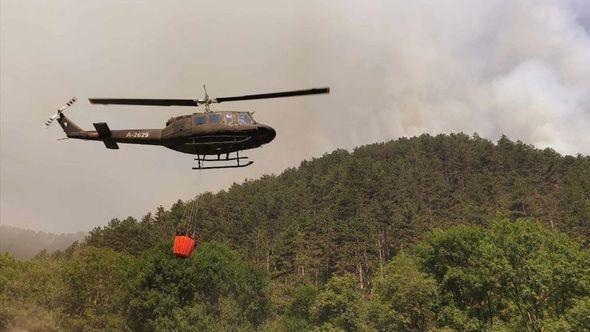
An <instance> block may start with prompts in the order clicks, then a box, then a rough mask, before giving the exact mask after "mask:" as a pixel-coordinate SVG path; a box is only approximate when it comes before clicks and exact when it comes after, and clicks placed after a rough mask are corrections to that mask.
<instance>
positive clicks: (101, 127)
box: [93, 122, 116, 145]
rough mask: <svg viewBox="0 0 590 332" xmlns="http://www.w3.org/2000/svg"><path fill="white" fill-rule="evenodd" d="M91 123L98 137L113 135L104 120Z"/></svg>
mask: <svg viewBox="0 0 590 332" xmlns="http://www.w3.org/2000/svg"><path fill="white" fill-rule="evenodd" d="M93 125H94V128H96V132H97V133H98V137H100V138H103V137H111V136H112V135H113V133H111V129H109V126H108V125H107V124H106V123H105V122H99V123H93ZM115 145H116V144H115Z"/></svg>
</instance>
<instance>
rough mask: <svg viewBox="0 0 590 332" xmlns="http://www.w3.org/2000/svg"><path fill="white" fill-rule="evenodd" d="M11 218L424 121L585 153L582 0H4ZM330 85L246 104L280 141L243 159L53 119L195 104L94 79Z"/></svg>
mask: <svg viewBox="0 0 590 332" xmlns="http://www.w3.org/2000/svg"><path fill="white" fill-rule="evenodd" d="M0 7H1V8H0V16H1V17H0V25H1V26H0V34H1V35H0V41H1V47H0V52H1V54H0V72H1V76H0V79H1V82H0V94H1V97H0V110H1V112H0V117H1V120H0V127H1V130H0V135H1V137H0V138H1V139H0V154H1V156H0V175H1V177H0V181H1V183H0V191H1V192H0V223H2V224H10V225H15V226H21V227H30V228H34V229H40V230H46V231H53V232H62V231H70V232H71V231H78V230H82V231H85V230H88V229H90V228H91V227H93V226H97V225H103V224H105V223H106V222H107V221H108V220H109V219H110V218H112V217H125V216H126V215H133V216H136V217H139V216H140V215H141V214H142V213H144V212H146V211H149V210H150V209H153V208H154V207H155V206H157V205H159V204H164V205H170V204H171V203H172V202H173V201H174V200H176V199H177V198H182V199H188V198H191V197H192V196H193V195H194V194H196V193H199V192H203V191H205V190H212V191H217V190H220V189H223V188H227V187H228V186H229V185H231V184H232V183H233V182H241V181H243V180H244V178H257V177H260V176H261V175H262V174H267V173H279V172H281V171H282V170H283V169H285V168H286V167H290V166H296V165H298V163H299V162H300V161H301V160H302V159H309V158H311V157H315V156H320V155H322V154H323V153H325V152H329V151H331V150H332V149H334V148H338V147H341V148H348V149H350V148H353V147H355V146H358V145H362V144H368V143H372V142H375V141H385V140H389V139H395V138H398V137H400V136H413V135H419V134H422V133H430V134H437V133H449V132H458V131H462V132H465V133H469V134H470V133H475V132H477V133H478V134H479V135H480V136H483V137H486V138H490V139H492V140H496V139H498V138H499V137H500V135H501V134H503V133H504V134H506V135H508V136H509V137H511V138H513V139H520V140H522V141H524V142H527V143H530V144H534V145H536V146H538V147H551V148H554V149H556V150H557V151H558V152H560V153H566V154H577V153H583V154H589V153H590V114H589V110H590V79H589V78H590V35H589V30H590V29H589V27H590V3H589V2H588V1H587V0H569V1H564V0H560V1H558V0H534V1H533V0H511V1H508V0H506V1H503V0H481V1H473V0H470V1H468V0H454V1H450V0H439V1H426V0H422V1H420V0H415V1H392V0H388V1H343V0H334V1H328V0H327V1H317V2H295V1H276V0H266V1H256V2H251V1H235V2H232V3H228V2H223V3H221V2H219V1H200V2H199V3H195V2H194V1H181V0H179V1H168V2H157V1H153V2H143V1H137V2H133V1H94V2H80V1H75V0H56V1H51V2H47V1H41V0H30V1H20V0H3V1H0ZM203 83H207V86H208V91H209V93H210V95H211V96H227V95H239V94H246V93H257V92H271V91H277V90H289V89H302V88H308V87H319V86H330V87H331V88H332V93H331V94H330V95H329V96H310V97H301V98H288V99H280V100H265V101H255V102H243V103H233V104H229V103H228V105H224V104H221V105H218V106H217V107H216V108H215V109H222V110H252V111H256V114H255V118H256V119H257V120H258V121H259V122H262V123H267V124H269V125H272V126H273V127H275V128H276V129H277V132H278V135H277V138H276V139H275V141H274V142H272V144H270V145H268V146H265V147H263V148H262V149H257V150H253V151H249V152H248V153H247V155H249V156H250V157H252V158H253V160H255V164H254V165H253V166H251V167H249V168H246V169H239V170H230V171H211V172H207V173H194V172H192V171H191V170H190V166H191V164H192V158H191V156H188V155H182V154H178V153H175V152H173V151H170V150H166V149H164V148H154V147H136V146H126V145H122V146H121V149H120V150H117V151H108V150H106V149H105V148H104V146H102V144H101V143H96V142H77V141H72V140H68V141H63V142H57V141H56V140H55V139H56V138H60V137H63V133H61V132H60V130H59V129H58V128H51V129H50V130H43V129H42V127H43V125H42V124H43V122H44V121H45V120H47V118H48V117H49V116H50V115H52V114H53V113H54V110H55V108H56V107H58V106H60V105H62V104H63V103H64V102H65V101H67V100H68V99H69V98H70V97H71V96H74V95H75V96H78V97H79V99H80V102H79V103H78V104H77V105H76V106H75V107H74V108H73V109H71V110H68V114H69V115H70V116H71V117H72V119H73V120H74V121H75V122H76V123H78V124H79V125H80V126H82V127H83V128H91V125H90V124H91V123H92V122H102V121H106V122H108V123H109V125H110V127H111V128H113V129H119V128H141V127H147V128H158V127H161V126H163V124H164V122H165V121H166V119H167V118H168V117H170V116H172V115H179V114H183V113H188V112H190V111H191V110H190V109H185V108H162V109H158V108H152V109H149V108H134V107H96V106H90V105H88V103H87V102H86V100H85V99H86V98H87V97H92V96H95V97H151V98H158V97H169V98H186V97H189V98H190V97H201V96H202V92H201V85H202V84H203Z"/></svg>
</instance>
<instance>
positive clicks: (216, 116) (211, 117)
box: [209, 114, 221, 123]
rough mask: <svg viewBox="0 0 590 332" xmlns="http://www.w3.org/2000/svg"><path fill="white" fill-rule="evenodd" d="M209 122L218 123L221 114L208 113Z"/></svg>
mask: <svg viewBox="0 0 590 332" xmlns="http://www.w3.org/2000/svg"><path fill="white" fill-rule="evenodd" d="M209 122H210V123H220V122H221V114H211V115H209Z"/></svg>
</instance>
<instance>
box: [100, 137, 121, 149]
mask: <svg viewBox="0 0 590 332" xmlns="http://www.w3.org/2000/svg"><path fill="white" fill-rule="evenodd" d="M102 142H103V143H104V146H106V147H107V149H118V148H119V145H118V144H117V142H115V141H113V140H112V139H105V140H103V141H102Z"/></svg>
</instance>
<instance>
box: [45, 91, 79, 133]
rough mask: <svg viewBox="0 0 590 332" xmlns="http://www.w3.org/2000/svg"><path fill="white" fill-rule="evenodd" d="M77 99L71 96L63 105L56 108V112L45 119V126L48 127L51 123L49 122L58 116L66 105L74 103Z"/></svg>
mask: <svg viewBox="0 0 590 332" xmlns="http://www.w3.org/2000/svg"><path fill="white" fill-rule="evenodd" d="M77 101H78V99H77V98H76V97H73V98H72V99H70V100H69V101H68V102H67V103H66V104H65V105H63V106H62V107H60V108H58V109H57V113H55V114H54V115H52V116H51V117H50V118H49V119H48V120H47V121H45V126H46V127H49V126H50V125H51V123H52V122H53V121H54V120H55V119H57V118H59V116H60V115H61V113H62V112H63V111H65V110H66V109H67V108H68V107H70V106H72V105H74V103H76V102H77Z"/></svg>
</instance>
